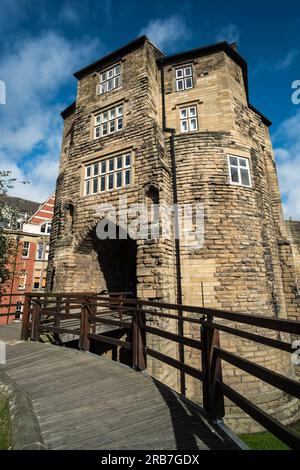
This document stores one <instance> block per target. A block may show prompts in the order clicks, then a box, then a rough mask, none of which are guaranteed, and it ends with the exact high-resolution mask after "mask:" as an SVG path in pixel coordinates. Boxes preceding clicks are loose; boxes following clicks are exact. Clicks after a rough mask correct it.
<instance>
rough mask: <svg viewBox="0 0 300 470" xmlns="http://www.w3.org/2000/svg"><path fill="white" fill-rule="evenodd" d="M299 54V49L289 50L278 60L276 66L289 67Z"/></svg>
mask: <svg viewBox="0 0 300 470" xmlns="http://www.w3.org/2000/svg"><path fill="white" fill-rule="evenodd" d="M297 55H298V51H296V50H293V51H289V52H288V53H287V55H286V56H285V57H284V58H283V59H281V60H279V61H278V62H277V64H276V65H275V67H276V68H277V69H278V70H285V69H288V68H289V67H290V66H291V65H292V63H293V62H294V59H295V58H296V57H297Z"/></svg>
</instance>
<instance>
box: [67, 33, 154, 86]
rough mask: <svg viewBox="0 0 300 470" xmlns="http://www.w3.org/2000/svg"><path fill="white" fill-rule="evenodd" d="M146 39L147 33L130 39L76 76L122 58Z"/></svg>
mask: <svg viewBox="0 0 300 470" xmlns="http://www.w3.org/2000/svg"><path fill="white" fill-rule="evenodd" d="M146 41H149V39H148V38H147V36H145V35H143V36H139V37H138V38H137V39H134V40H133V41H130V42H128V43H127V44H125V46H122V47H120V48H119V49H117V50H116V51H113V52H110V53H109V54H107V55H106V56H104V57H102V58H101V59H99V60H97V61H96V62H93V63H92V64H90V65H87V66H86V67H84V68H83V69H80V70H78V71H77V72H75V73H74V77H76V78H82V77H83V76H84V75H87V74H89V73H91V72H93V71H95V70H97V69H98V68H100V67H102V66H103V65H105V64H106V63H108V62H110V61H112V60H118V59H122V57H123V56H124V55H125V54H127V53H128V52H131V51H132V50H134V49H136V48H137V47H139V46H142V45H143V44H144V43H145V42H146ZM149 42H150V41H149ZM151 44H152V43H151ZM152 45H153V46H154V47H155V48H156V49H157V50H158V51H159V52H160V53H161V54H162V55H163V53H162V52H161V51H160V50H159V49H158V48H157V47H156V46H155V45H154V44H152Z"/></svg>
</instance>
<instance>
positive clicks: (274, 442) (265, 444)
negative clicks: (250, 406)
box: [239, 421, 300, 450]
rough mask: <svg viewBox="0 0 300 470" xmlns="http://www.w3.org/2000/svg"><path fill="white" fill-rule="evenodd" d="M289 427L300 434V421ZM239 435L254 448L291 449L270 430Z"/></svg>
mask: <svg viewBox="0 0 300 470" xmlns="http://www.w3.org/2000/svg"><path fill="white" fill-rule="evenodd" d="M288 429H290V430H291V431H295V432H298V433H299V434H300V421H299V422H298V423H295V424H292V425H290V426H288ZM239 437H240V438H241V439H242V440H243V441H244V442H245V443H246V444H247V446H248V447H249V448H250V449H252V450H290V448H289V447H288V446H287V445H285V444H284V443H283V442H281V441H280V440H279V439H277V437H275V436H273V434H271V433H270V432H259V433H256V434H241V435H240V436H239Z"/></svg>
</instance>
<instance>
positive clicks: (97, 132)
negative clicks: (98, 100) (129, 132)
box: [94, 103, 124, 139]
mask: <svg viewBox="0 0 300 470" xmlns="http://www.w3.org/2000/svg"><path fill="white" fill-rule="evenodd" d="M120 123H121V127H120ZM112 128H113V130H112ZM123 128H124V105H123V103H120V104H118V105H117V106H114V107H112V108H109V109H104V110H103V111H101V112H100V113H97V114H96V115H95V116H94V139H99V138H101V137H107V136H108V135H110V134H115V133H116V132H119V131H121V130H122V129H123ZM104 129H105V130H106V131H105V132H104Z"/></svg>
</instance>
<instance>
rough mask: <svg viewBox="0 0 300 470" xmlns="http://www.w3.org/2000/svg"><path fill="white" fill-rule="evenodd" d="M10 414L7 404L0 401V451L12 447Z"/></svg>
mask: <svg viewBox="0 0 300 470" xmlns="http://www.w3.org/2000/svg"><path fill="white" fill-rule="evenodd" d="M9 427H10V426H9V413H8V408H7V405H6V403H3V402H1V401H0V450H8V449H9V447H10V435H9V434H10V432H9Z"/></svg>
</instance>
